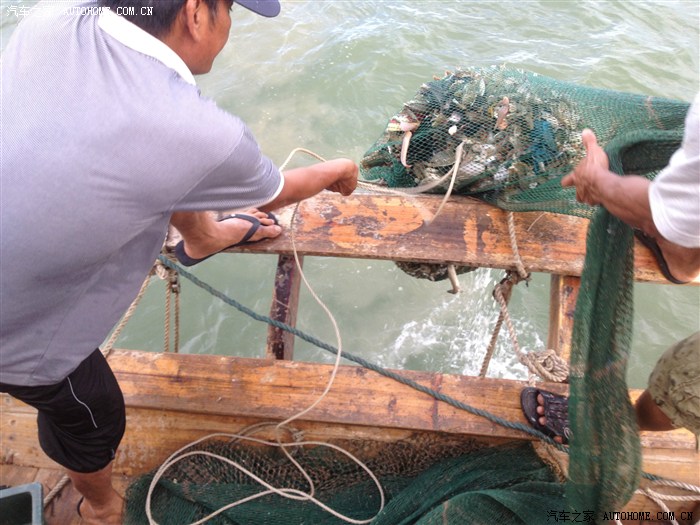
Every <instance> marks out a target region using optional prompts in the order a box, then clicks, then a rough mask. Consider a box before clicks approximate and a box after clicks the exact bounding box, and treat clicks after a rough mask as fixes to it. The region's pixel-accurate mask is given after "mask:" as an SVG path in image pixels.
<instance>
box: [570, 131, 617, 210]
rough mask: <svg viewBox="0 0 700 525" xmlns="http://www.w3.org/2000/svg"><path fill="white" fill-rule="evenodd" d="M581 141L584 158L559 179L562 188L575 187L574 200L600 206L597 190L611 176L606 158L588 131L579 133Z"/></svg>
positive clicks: (594, 137)
mask: <svg viewBox="0 0 700 525" xmlns="http://www.w3.org/2000/svg"><path fill="white" fill-rule="evenodd" d="M581 141H582V142H583V145H584V147H585V148H586V156H585V157H584V158H583V160H582V161H581V162H579V164H578V166H576V168H575V169H574V171H573V172H571V173H569V174H568V175H566V176H565V177H564V178H562V179H561V185H562V186H564V187H567V186H575V187H576V200H577V201H579V202H583V203H585V204H590V205H591V206H595V205H597V204H600V198H599V197H598V195H599V193H600V192H599V188H600V187H601V186H600V185H601V184H605V182H604V179H606V178H608V177H609V176H610V175H613V174H612V173H611V172H610V163H609V161H608V156H607V154H606V153H605V151H604V150H603V148H601V147H600V146H599V145H598V140H597V139H596V136H595V134H594V133H593V131H591V130H590V129H584V130H583V132H582V133H581Z"/></svg>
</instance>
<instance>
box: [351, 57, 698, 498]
mask: <svg viewBox="0 0 700 525" xmlns="http://www.w3.org/2000/svg"><path fill="white" fill-rule="evenodd" d="M688 109H689V104H688V103H686V102H682V101H678V100H669V99H664V98H657V97H650V96H645V95H638V94H630V93H623V92H618V91H611V90H604V89H596V88H592V87H587V86H582V85H577V84H573V83H568V82H563V81H560V80H556V79H553V78H549V77H545V76H541V75H537V74H535V73H532V72H528V71H524V70H521V69H515V68H506V67H502V66H498V67H490V68H471V69H462V70H457V71H455V72H447V73H445V75H444V76H442V77H440V78H435V79H433V80H432V81H429V82H426V83H425V84H423V85H422V86H421V87H420V88H419V89H418V91H417V92H416V93H415V95H414V96H413V98H411V99H410V100H409V101H408V102H406V103H405V104H404V105H403V107H402V108H401V109H400V110H399V111H398V112H397V113H396V114H395V115H393V116H392V117H391V118H390V119H389V122H388V123H387V125H386V128H385V130H384V132H383V133H382V134H381V136H380V137H379V139H378V140H377V141H376V142H375V144H374V145H373V146H372V147H371V148H370V149H369V150H368V151H367V152H366V154H365V155H364V158H363V159H362V162H361V175H362V177H363V178H364V179H366V180H368V181H372V182H374V183H376V184H378V185H382V186H388V187H391V188H418V190H419V191H427V192H433V193H445V192H446V191H452V193H455V194H460V195H471V196H474V197H477V198H480V199H482V200H484V201H486V202H489V203H491V204H494V205H495V206H498V207H499V208H502V209H504V210H509V211H550V212H557V213H564V214H569V215H576V216H582V217H589V218H591V219H592V220H591V224H590V227H589V232H588V238H587V246H586V259H585V264H584V271H583V275H582V284H581V289H580V291H579V296H578V302H577V306H576V313H575V324H574V334H573V341H572V355H571V378H570V384H571V388H570V390H571V397H570V401H569V412H570V418H571V430H572V433H573V438H572V439H571V446H570V471H569V482H568V483H567V501H568V504H569V506H570V508H571V509H574V510H578V511H595V512H598V511H604V510H606V509H608V510H609V509H620V508H622V507H623V506H624V504H625V503H626V502H627V501H628V500H629V499H630V498H631V496H632V494H633V492H634V490H635V489H636V488H637V486H638V483H639V479H640V473H641V451H640V443H639V436H638V431H637V426H636V421H635V416H634V411H633V407H632V406H631V405H630V402H629V396H628V391H627V386H626V370H627V359H628V355H629V350H630V341H631V338H632V315H633V297H632V289H633V267H634V263H633V250H632V247H633V242H632V231H631V229H630V228H629V227H628V226H626V225H625V224H623V223H621V222H620V221H619V220H617V219H616V218H614V217H612V216H611V215H610V214H609V213H608V212H607V211H606V210H604V209H597V208H591V207H589V206H586V205H582V204H580V203H578V202H576V200H575V189H574V188H562V187H561V178H562V177H563V176H564V175H566V174H567V173H569V172H571V171H572V170H573V168H574V167H575V166H576V164H577V163H578V162H579V161H580V160H581V158H582V157H583V155H585V150H584V148H583V146H582V143H581V132H582V131H583V129H585V128H591V129H592V130H593V131H594V132H595V133H596V136H597V138H598V142H599V144H600V145H601V146H603V147H604V148H605V150H606V152H607V153H608V156H609V158H610V165H611V169H612V170H613V171H615V172H617V173H619V174H637V175H643V176H646V177H648V178H653V177H654V176H655V175H656V174H657V173H658V172H659V170H661V169H662V168H663V167H664V166H666V165H667V163H668V161H669V159H670V157H671V155H672V154H673V152H674V151H675V150H676V149H677V148H678V147H679V146H680V144H681V141H682V137H683V130H684V121H685V117H686V114H687V112H688ZM413 191H415V190H413ZM436 268H437V269H439V268H441V266H440V265H437V266H436Z"/></svg>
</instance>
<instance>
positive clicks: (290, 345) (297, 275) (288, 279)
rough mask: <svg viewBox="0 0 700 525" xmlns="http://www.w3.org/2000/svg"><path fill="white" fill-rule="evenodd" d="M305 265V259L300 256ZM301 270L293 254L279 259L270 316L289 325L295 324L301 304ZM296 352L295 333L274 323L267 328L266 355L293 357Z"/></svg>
mask: <svg viewBox="0 0 700 525" xmlns="http://www.w3.org/2000/svg"><path fill="white" fill-rule="evenodd" d="M299 264H300V266H302V267H303V264H304V259H303V257H299ZM300 284H301V272H299V268H297V263H296V260H295V259H294V257H293V256H291V255H280V256H279V258H278V261H277V273H276V274H275V287H274V290H273V292H272V306H271V307H270V318H272V319H274V320H275V321H279V322H281V323H284V324H286V325H289V326H295V325H296V321H297V309H298V305H299V286H300ZM293 353H294V335H293V334H291V333H289V332H287V331H286V330H280V329H279V328H276V327H274V326H272V325H270V326H269V327H268V329H267V349H266V357H269V358H270V357H271V358H275V359H292V355H293Z"/></svg>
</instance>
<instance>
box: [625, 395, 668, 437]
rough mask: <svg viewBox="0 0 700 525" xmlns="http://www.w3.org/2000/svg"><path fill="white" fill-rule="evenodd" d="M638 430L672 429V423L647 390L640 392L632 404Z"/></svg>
mask: <svg viewBox="0 0 700 525" xmlns="http://www.w3.org/2000/svg"><path fill="white" fill-rule="evenodd" d="M634 411H635V412H636V414H637V425H639V430H673V429H674V428H676V427H674V426H673V423H672V422H671V420H670V419H669V417H668V416H667V415H666V414H664V413H663V412H662V411H661V409H660V408H659V406H658V405H657V404H656V403H655V402H654V400H653V399H652V397H651V394H650V393H649V390H645V391H644V392H642V395H641V396H639V398H638V399H637V402H636V403H635V405H634Z"/></svg>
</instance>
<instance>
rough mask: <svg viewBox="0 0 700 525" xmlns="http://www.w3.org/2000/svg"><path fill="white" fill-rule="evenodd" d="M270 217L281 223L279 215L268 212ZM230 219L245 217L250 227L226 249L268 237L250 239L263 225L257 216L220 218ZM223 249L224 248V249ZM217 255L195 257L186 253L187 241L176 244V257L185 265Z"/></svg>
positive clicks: (220, 220) (223, 219)
mask: <svg viewBox="0 0 700 525" xmlns="http://www.w3.org/2000/svg"><path fill="white" fill-rule="evenodd" d="M267 216H268V218H270V219H272V220H273V221H274V223H275V224H279V222H278V221H277V217H275V216H274V215H273V214H272V213H268V214H267ZM229 219H243V220H244V221H248V222H249V223H250V229H249V230H248V231H247V232H246V234H245V235H244V236H243V238H242V239H241V240H240V241H239V242H237V243H236V244H232V245H231V246H228V247H227V248H224V249H225V250H228V249H229V248H235V247H237V246H245V245H246V244H254V243H256V242H260V241H264V240H267V239H260V240H257V241H250V240H249V239H250V238H251V237H252V236H253V235H255V232H256V231H258V228H260V226H262V224H261V223H260V221H259V220H258V219H257V217H253V216H252V215H248V214H247V213H235V214H233V215H227V216H226V217H222V218H221V219H219V222H223V221H227V220H229ZM222 251H223V250H222ZM214 255H216V254H215V253H212V254H211V255H207V256H206V257H202V258H201V259H193V258H192V257H190V256H189V255H187V254H186V253H185V241H180V242H179V243H177V245H176V246H175V257H177V260H178V261H179V262H180V264H182V265H183V266H194V265H195V264H198V263H201V262H202V261H206V260H207V259H209V257H213V256H214Z"/></svg>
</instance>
